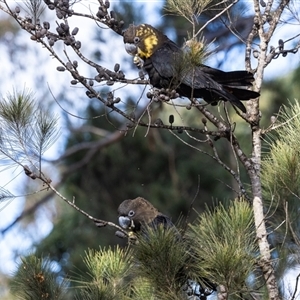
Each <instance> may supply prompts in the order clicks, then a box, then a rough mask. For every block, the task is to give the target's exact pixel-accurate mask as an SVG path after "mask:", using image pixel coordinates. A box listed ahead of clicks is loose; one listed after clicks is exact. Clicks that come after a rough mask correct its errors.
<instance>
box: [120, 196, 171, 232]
mask: <svg viewBox="0 0 300 300" xmlns="http://www.w3.org/2000/svg"><path fill="white" fill-rule="evenodd" d="M118 214H119V224H120V226H121V227H122V228H124V229H127V230H131V231H133V232H139V231H140V230H141V229H142V226H143V225H148V226H152V227H156V226H159V225H163V226H164V227H165V228H166V227H172V226H174V225H173V223H172V222H171V220H170V218H168V217H167V216H165V215H164V214H162V213H160V212H159V211H158V210H157V209H156V208H155V207H154V206H153V205H152V204H151V203H150V202H149V201H147V200H146V199H144V198H142V197H138V198H135V199H128V200H124V201H123V202H122V203H121V204H120V206H119V208H118Z"/></svg>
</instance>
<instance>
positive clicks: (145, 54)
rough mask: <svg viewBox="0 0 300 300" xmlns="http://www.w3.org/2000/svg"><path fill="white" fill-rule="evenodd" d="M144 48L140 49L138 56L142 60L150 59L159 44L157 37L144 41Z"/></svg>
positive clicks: (151, 36) (153, 36)
mask: <svg viewBox="0 0 300 300" xmlns="http://www.w3.org/2000/svg"><path fill="white" fill-rule="evenodd" d="M143 42H144V44H143V45H142V46H143V47H138V49H137V50H138V55H139V56H140V57H141V58H143V59H144V58H149V57H150V56H151V55H152V54H153V49H154V47H155V46H156V45H157V43H158V39H157V37H156V35H150V36H148V37H146V38H145V39H144V40H143Z"/></svg>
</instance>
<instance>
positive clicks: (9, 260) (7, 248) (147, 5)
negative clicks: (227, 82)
mask: <svg viewBox="0 0 300 300" xmlns="http://www.w3.org/2000/svg"><path fill="white" fill-rule="evenodd" d="M10 2H11V3H15V2H14V1H10ZM22 2H23V1H21V3H22ZM117 2H118V1H111V3H117ZM128 2H136V3H139V4H143V5H144V9H143V10H144V11H145V12H146V19H145V20H146V22H147V23H150V24H152V25H155V24H157V23H158V22H159V20H160V18H161V16H159V15H157V13H156V12H155V9H154V8H157V7H161V5H162V4H163V1H155V0H153V1H139V0H134V1H128ZM76 5H77V7H80V8H79V10H80V11H82V12H84V11H86V12H89V9H90V8H91V7H92V6H93V5H97V1H82V2H81V3H79V4H76ZM75 7H76V6H75ZM2 16H3V15H1V14H0V18H1V17H2ZM82 24H84V26H83V25H82ZM70 25H71V27H72V26H73V27H75V26H76V21H75V20H74V21H73V19H72V18H71V19H70ZM94 25H95V24H94V23H93V22H90V21H84V23H80V31H79V33H78V39H80V40H83V41H84V39H89V38H90V33H91V31H90V28H91V26H92V27H94ZM289 28H290V30H289V31H288V32H287V31H285V29H284V26H282V27H281V28H280V29H279V31H278V33H277V34H276V35H275V36H274V38H273V40H272V43H271V44H274V46H277V43H278V39H279V38H283V39H288V38H290V37H292V36H294V35H295V34H296V33H298V32H299V27H297V26H291V27H289ZM108 34H109V32H108ZM8 40H9V37H8ZM89 42H90V43H95V42H96V41H93V40H92V41H91V40H89ZM113 42H114V47H113V49H123V42H122V39H120V38H119V37H115V38H114V40H113ZM18 43H19V45H27V44H28V45H29V47H30V49H29V50H28V51H32V52H34V53H37V54H38V55H36V56H38V57H39V60H36V59H35V56H32V55H26V59H25V60H23V58H22V57H14V56H13V55H11V54H8V53H7V51H6V50H7V48H5V46H3V45H0V52H1V64H0V72H1V73H2V74H8V73H9V74H11V76H10V77H9V78H8V77H7V76H6V77H4V78H3V77H2V79H1V83H0V89H1V91H3V90H4V89H3V87H5V88H6V89H10V88H13V87H14V84H15V83H18V86H19V87H20V86H21V87H24V88H28V89H32V90H35V87H36V86H37V82H36V81H35V78H36V75H38V76H41V77H42V76H44V75H46V77H47V84H48V85H49V87H50V89H51V92H53V94H54V95H55V94H57V93H59V90H60V86H58V81H65V80H66V81H67V80H69V77H68V74H60V73H59V74H58V72H57V71H56V67H57V66H58V63H57V62H56V61H55V60H53V59H49V54H48V53H47V52H46V51H43V49H40V47H39V46H38V45H36V44H34V43H33V42H31V41H29V36H28V35H26V34H24V35H20V36H19V37H18ZM83 44H84V43H83ZM107 47H109V45H107ZM91 48H94V47H92V46H91ZM83 51H84V52H85V51H86V53H88V52H89V51H88V49H83ZM242 51H243V50H242V49H241V50H238V49H237V50H236V52H233V51H232V52H230V54H229V56H227V57H222V54H220V57H219V59H225V60H226V62H228V63H225V64H224V65H223V67H224V70H228V71H229V70H233V69H235V68H238V69H240V68H241V67H243V58H242V59H241V61H239V60H237V59H236V57H240V56H241V52H242ZM105 55H106V57H104V60H105V61H106V62H107V67H109V68H112V66H111V64H112V62H115V61H118V60H119V59H120V53H119V52H118V51H110V52H106V53H105ZM12 57H13V58H14V59H16V60H18V61H21V64H22V65H23V66H24V67H25V66H31V68H30V71H29V73H24V72H17V71H16V70H13V71H11V63H5V62H11V58H12ZM121 57H122V58H121V61H122V63H123V64H124V67H125V68H126V66H129V64H131V63H132V58H130V57H128V56H127V54H126V52H125V50H124V51H122V55H121ZM27 58H28V59H27ZM299 58H300V56H299V53H296V54H294V55H290V56H288V57H287V58H282V57H280V58H278V59H277V60H275V61H273V62H272V63H271V64H270V65H269V66H268V68H267V70H266V74H265V75H266V77H265V78H266V79H271V78H273V77H274V76H278V75H284V74H286V73H288V72H289V71H290V70H291V69H292V68H293V66H294V65H295V62H297V64H298V63H299ZM41 62H42V63H41ZM241 62H242V63H241ZM207 63H208V64H209V65H211V66H213V64H214V62H213V59H212V60H208V62H207ZM121 67H122V65H121ZM30 72H31V73H30ZM45 72H46V74H45ZM127 75H130V73H127ZM135 76H136V73H134V72H133V73H132V77H135ZM129 77H130V76H129ZM1 87H2V88H1ZM47 91H48V88H45V89H43V94H42V95H37V97H42V96H45V95H46V94H47ZM71 93H72V92H71ZM77 93H78V90H77V88H74V90H73V94H74V98H75V99H76V95H77ZM136 93H137V95H138V94H140V91H137V92H136ZM47 97H48V99H47V101H46V100H45V103H46V107H47V103H49V102H50V101H52V102H53V99H51V96H49V93H48V95H47ZM80 105H82V103H75V104H74V106H73V107H70V108H68V110H70V111H71V112H72V109H74V112H76V111H77V108H78V107H79V106H80ZM50 109H52V110H53V111H54V113H55V111H56V109H57V107H56V108H55V106H54V108H53V105H52V106H51V107H50ZM74 122H75V120H74ZM62 126H63V124H62ZM62 131H63V130H62ZM63 145H64V136H63V135H62V136H61V137H60V138H59V140H58V142H57V143H56V144H55V145H54V146H53V147H52V148H51V149H50V150H49V151H48V152H47V153H46V156H47V158H55V157H57V156H58V155H59V154H60V153H61V151H62V149H63ZM12 170H13V169H12ZM15 178H16V179H15ZM26 179H27V178H26V176H25V175H24V174H23V172H22V170H19V169H18V170H13V171H12V172H10V174H9V176H8V175H7V173H3V172H1V173H0V181H1V185H2V186H5V188H7V189H8V190H10V191H11V192H12V193H14V194H16V195H19V194H20V193H22V186H23V184H24V181H25V180H26ZM11 180H13V181H11ZM3 183H4V184H3ZM35 197H36V199H37V198H38V196H35ZM50 205H51V203H50ZM23 207H24V199H23V198H22V197H21V198H16V199H14V200H13V201H11V202H9V203H7V202H4V203H2V205H0V229H3V228H5V227H6V226H7V225H8V224H10V223H11V222H12V221H13V220H14V219H15V218H16V216H18V215H19V213H20V212H21V211H22V210H23ZM47 211H48V210H47V209H43V208H41V209H40V210H39V213H38V214H37V218H36V223H35V224H36V225H38V227H36V226H34V225H33V226H31V228H27V227H26V231H25V229H24V227H22V226H21V225H20V224H18V225H16V226H14V228H13V229H12V230H10V231H9V232H8V233H7V234H6V235H5V236H0V249H1V251H0V262H1V264H0V272H4V273H6V274H11V273H12V272H13V271H14V270H15V268H16V257H15V252H24V253H27V252H28V251H31V250H30V249H31V246H32V243H33V242H37V241H39V240H40V239H42V238H43V237H44V236H46V235H47V234H48V233H49V232H50V231H51V229H52V221H51V220H52V218H53V216H49V215H48V212H47ZM291 272H292V271H291ZM293 272H295V274H298V273H297V272H298V271H294V270H293ZM293 274H294V273H293ZM288 278H295V275H293V276H288ZM291 280H292V279H291ZM293 280H294V279H293ZM293 284H294V281H293V282H290V283H289V285H290V286H293ZM0 286H1V282H0ZM0 296H1V288H0Z"/></svg>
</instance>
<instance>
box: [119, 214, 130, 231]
mask: <svg viewBox="0 0 300 300" xmlns="http://www.w3.org/2000/svg"><path fill="white" fill-rule="evenodd" d="M119 224H120V226H121V227H122V228H124V229H129V228H130V227H131V220H130V219H129V218H128V217H124V216H120V217H119Z"/></svg>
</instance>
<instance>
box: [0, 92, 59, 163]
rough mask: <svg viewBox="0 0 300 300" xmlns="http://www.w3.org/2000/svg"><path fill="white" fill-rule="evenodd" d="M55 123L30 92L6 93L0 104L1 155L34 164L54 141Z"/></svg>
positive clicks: (14, 161)
mask: <svg viewBox="0 0 300 300" xmlns="http://www.w3.org/2000/svg"><path fill="white" fill-rule="evenodd" d="M56 124H57V118H55V117H53V116H50V115H49V114H48V113H46V112H44V111H43V110H42V109H41V108H40V107H38V106H37V105H36V103H35V100H34V98H33V95H32V94H31V93H30V92H28V91H23V92H22V93H19V92H14V93H13V94H8V95H7V97H6V98H2V99H1V101H0V125H1V129H0V152H1V154H2V155H1V156H3V159H7V158H9V159H10V162H12V163H20V162H21V161H22V162H23V163H24V164H25V163H30V164H32V165H35V162H40V160H41V155H42V154H43V153H44V152H45V151H46V150H47V149H48V148H49V147H50V146H51V145H52V144H53V143H54V141H55V140H56V138H57V130H56ZM1 158H2V157H1Z"/></svg>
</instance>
